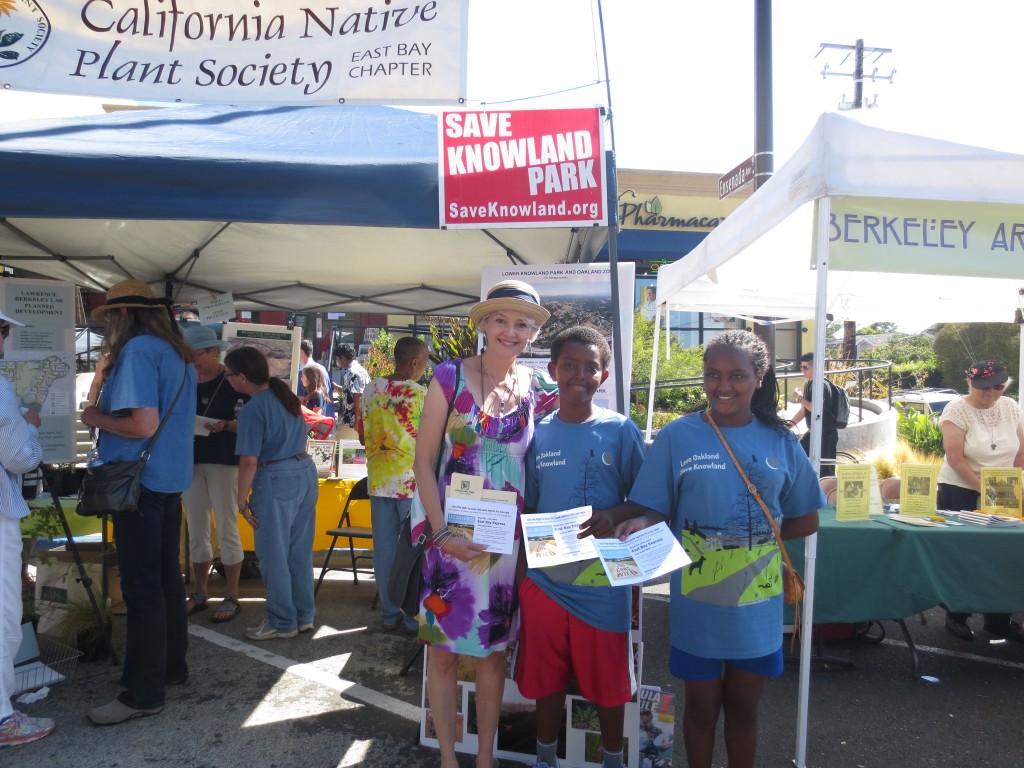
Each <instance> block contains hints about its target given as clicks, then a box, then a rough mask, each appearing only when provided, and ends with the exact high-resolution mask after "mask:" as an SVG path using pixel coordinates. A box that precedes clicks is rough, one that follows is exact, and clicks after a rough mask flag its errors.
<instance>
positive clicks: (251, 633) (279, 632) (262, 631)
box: [245, 619, 299, 640]
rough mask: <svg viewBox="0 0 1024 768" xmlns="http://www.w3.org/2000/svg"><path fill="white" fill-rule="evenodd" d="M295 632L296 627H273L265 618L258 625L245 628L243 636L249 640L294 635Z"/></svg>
mask: <svg viewBox="0 0 1024 768" xmlns="http://www.w3.org/2000/svg"><path fill="white" fill-rule="evenodd" d="M297 634H299V630H297V629H274V628H273V627H272V626H270V625H269V624H268V623H267V620H266V619H264V620H263V622H262V623H261V624H260V625H259V626H258V627H249V629H247V630H245V636H246V637H248V638H249V639H250V640H274V639H277V638H288V637H295V636H296V635H297Z"/></svg>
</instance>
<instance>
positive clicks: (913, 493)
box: [900, 464, 939, 517]
mask: <svg viewBox="0 0 1024 768" xmlns="http://www.w3.org/2000/svg"><path fill="white" fill-rule="evenodd" d="M900 477H901V480H900V515H901V516H903V517H933V516H934V515H935V503H936V498H935V495H936V492H937V490H938V488H937V485H936V484H937V482H938V478H939V467H938V465H937V464H904V465H903V466H902V467H901V468H900Z"/></svg>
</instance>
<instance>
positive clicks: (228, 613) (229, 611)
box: [210, 597, 242, 624]
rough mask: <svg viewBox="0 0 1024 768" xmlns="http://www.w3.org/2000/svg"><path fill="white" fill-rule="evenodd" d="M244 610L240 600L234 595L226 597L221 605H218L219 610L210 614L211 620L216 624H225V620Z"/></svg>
mask: <svg viewBox="0 0 1024 768" xmlns="http://www.w3.org/2000/svg"><path fill="white" fill-rule="evenodd" d="M241 610H242V606H240V605H239V604H238V601H237V600H235V599H234V598H232V597H225V598H224V599H223V600H222V601H221V603H220V605H218V606H217V610H215V611H214V612H213V615H211V616H210V621H212V622H214V623H215V624H223V623H224V622H225V621H231V620H232V619H233V618H235V616H237V615H238V614H239V612H240V611H241Z"/></svg>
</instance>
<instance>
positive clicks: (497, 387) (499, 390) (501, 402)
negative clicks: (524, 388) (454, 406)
mask: <svg viewBox="0 0 1024 768" xmlns="http://www.w3.org/2000/svg"><path fill="white" fill-rule="evenodd" d="M485 371H486V373H487V378H488V379H490V380H491V391H492V392H496V393H497V394H498V403H499V406H498V415H499V416H504V415H505V402H506V398H505V395H503V394H502V390H503V389H507V390H508V392H509V394H510V395H511V396H512V399H513V400H515V396H516V389H517V385H518V382H519V377H518V376H517V375H515V374H513V378H512V386H511V387H509V386H508V384H506V383H505V379H504V378H502V380H501V385H498V384H497V383H496V382H495V381H494V376H492V375H491V372H490V371H489V370H488V369H487V366H486V365H484V359H483V358H482V357H481V358H480V391H481V392H483V388H484V372H485ZM505 376H508V374H507V373H506V374H505ZM484 400H485V401H486V400H487V397H486V396H485V397H484Z"/></svg>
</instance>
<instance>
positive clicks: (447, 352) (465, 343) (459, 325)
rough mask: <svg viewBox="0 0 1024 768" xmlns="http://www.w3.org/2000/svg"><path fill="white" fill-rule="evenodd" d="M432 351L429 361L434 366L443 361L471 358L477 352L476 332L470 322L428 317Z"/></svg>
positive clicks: (474, 326)
mask: <svg viewBox="0 0 1024 768" xmlns="http://www.w3.org/2000/svg"><path fill="white" fill-rule="evenodd" d="M427 321H428V322H429V323H430V340H431V342H432V347H433V351H432V352H431V353H430V361H431V362H432V363H434V364H435V365H436V364H437V363H441V362H444V361H445V360H460V359H463V358H467V357H472V356H473V355H475V354H476V350H477V330H476V325H474V324H473V321H472V320H469V319H464V320H459V318H455V317H428V318H427Z"/></svg>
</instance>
